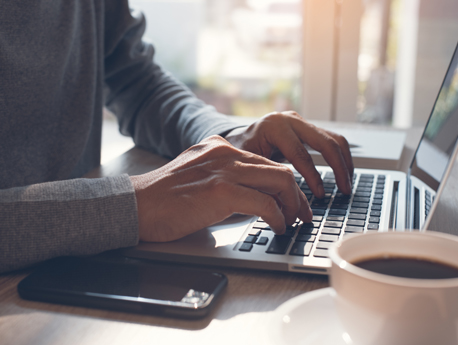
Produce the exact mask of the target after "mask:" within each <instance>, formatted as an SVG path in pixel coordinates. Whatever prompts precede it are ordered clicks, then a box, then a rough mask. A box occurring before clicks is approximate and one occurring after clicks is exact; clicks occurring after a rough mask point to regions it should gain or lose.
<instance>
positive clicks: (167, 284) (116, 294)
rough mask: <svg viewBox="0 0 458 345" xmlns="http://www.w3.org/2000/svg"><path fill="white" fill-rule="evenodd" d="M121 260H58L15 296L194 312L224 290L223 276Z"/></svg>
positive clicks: (25, 283)
mask: <svg viewBox="0 0 458 345" xmlns="http://www.w3.org/2000/svg"><path fill="white" fill-rule="evenodd" d="M126 260H128V261H127V262H122V263H118V262H116V263H113V262H104V261H94V260H90V259H80V258H74V257H65V258H58V259H55V260H51V261H50V262H48V263H46V264H44V265H43V266H42V267H41V268H40V269H38V270H37V271H36V272H34V273H32V274H31V275H30V276H29V277H27V278H26V279H24V281H23V282H21V284H22V286H20V287H18V289H19V292H20V293H21V290H22V292H24V291H26V293H23V294H21V296H22V295H25V298H27V295H28V294H27V291H34V295H35V296H36V295H37V294H40V292H43V293H44V294H46V295H48V296H49V295H51V296H52V293H53V292H56V293H58V294H60V295H62V294H63V295H69V296H78V295H79V296H96V297H99V298H100V297H103V298H111V299H123V300H124V301H126V300H127V301H133V302H136V303H141V302H144V303H145V302H146V303H148V304H151V303H161V301H163V303H162V304H164V305H175V307H180V306H181V307H191V308H197V307H200V306H205V304H206V302H207V300H208V299H210V301H208V302H211V299H212V298H213V297H214V296H213V295H214V294H215V293H216V292H219V290H221V289H222V288H223V287H224V286H225V284H226V278H225V276H224V275H222V274H219V273H212V272H208V271H202V270H197V269H191V268H187V267H182V266H174V265H158V264H154V263H149V262H143V261H139V260H131V259H126ZM21 284H20V285H21ZM23 297H24V296H23ZM29 299H34V298H29ZM48 301H50V300H49V299H48ZM51 302H52V301H51ZM60 302H62V299H61V300H60ZM173 302H177V303H173ZM64 303H65V302H64Z"/></svg>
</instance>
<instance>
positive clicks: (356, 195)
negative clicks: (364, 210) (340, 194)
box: [355, 192, 371, 198]
mask: <svg viewBox="0 0 458 345" xmlns="http://www.w3.org/2000/svg"><path fill="white" fill-rule="evenodd" d="M370 196H371V193H369V192H356V193H355V197H362V198H370Z"/></svg>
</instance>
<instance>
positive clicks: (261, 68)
mask: <svg viewBox="0 0 458 345" xmlns="http://www.w3.org/2000/svg"><path fill="white" fill-rule="evenodd" d="M130 5H131V7H132V8H135V9H138V10H140V11H142V12H143V13H144V14H145V16H146V18H147V29H146V38H147V40H149V41H151V42H152V43H153V44H154V46H155V47H156V51H157V53H156V61H157V62H159V63H160V64H161V65H162V66H163V67H164V68H165V69H166V70H168V71H170V72H171V73H172V74H174V75H175V76H176V77H177V78H178V79H180V80H181V81H183V82H184V83H186V84H187V85H188V86H189V87H190V88H191V89H192V90H193V92H194V93H195V94H196V95H197V96H198V97H199V98H201V99H203V100H204V101H206V102H207V103H209V104H212V105H213V106H215V107H216V109H217V110H218V111H220V112H221V113H224V114H229V115H234V116H243V117H250V118H256V117H261V116H263V115H265V114H266V113H269V112H272V111H283V110H295V111H297V112H299V113H300V114H301V115H302V116H303V117H304V118H306V119H309V120H323V121H343V122H364V123H372V124H380V125H388V126H393V127H395V128H409V127H411V126H422V125H424V123H425V121H426V119H427V118H428V116H429V112H430V110H431V108H432V106H433V103H434V100H435V97H436V96H437V91H438V89H439V87H440V84H441V82H442V78H443V77H444V74H445V71H446V69H447V66H448V63H449V62H450V59H451V56H452V53H453V50H454V48H455V46H456V44H457V41H458V1H456V0H434V1H432V0H130ZM132 146H133V144H132V141H131V140H130V139H128V138H123V137H121V136H120V134H119V133H118V132H117V125H116V123H115V121H114V118H113V117H112V116H110V115H109V114H106V115H105V125H104V135H103V151H102V163H104V162H106V161H108V160H110V159H111V158H114V157H115V156H116V155H118V154H119V153H120V152H122V151H124V150H126V149H128V148H130V147H132Z"/></svg>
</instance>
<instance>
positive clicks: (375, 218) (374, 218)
mask: <svg viewBox="0 0 458 345" xmlns="http://www.w3.org/2000/svg"><path fill="white" fill-rule="evenodd" d="M369 223H377V224H378V223H380V217H369Z"/></svg>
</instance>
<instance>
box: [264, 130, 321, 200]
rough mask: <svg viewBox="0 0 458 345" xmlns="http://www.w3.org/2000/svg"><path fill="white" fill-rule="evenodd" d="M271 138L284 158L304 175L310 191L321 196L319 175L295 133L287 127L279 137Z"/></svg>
mask: <svg viewBox="0 0 458 345" xmlns="http://www.w3.org/2000/svg"><path fill="white" fill-rule="evenodd" d="M283 134H285V135H283ZM272 140H274V141H275V142H274V144H275V146H277V147H278V148H279V150H280V151H281V152H282V153H283V155H284V156H285V158H286V159H287V160H288V161H289V162H290V163H291V164H292V165H293V166H294V167H295V168H296V170H297V171H299V173H300V174H301V175H302V176H304V179H305V181H307V184H308V186H309V187H310V190H311V191H312V193H313V194H314V195H316V196H317V197H318V198H323V197H324V188H323V181H322V180H321V176H320V174H319V173H318V171H317V170H316V168H315V164H314V163H313V160H312V157H311V156H310V154H309V153H308V152H307V150H306V149H305V147H304V145H303V143H302V142H301V141H300V140H299V138H298V136H297V134H296V133H295V132H294V131H293V130H292V129H291V128H288V129H284V130H283V131H282V136H281V138H279V139H277V140H275V139H272Z"/></svg>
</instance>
